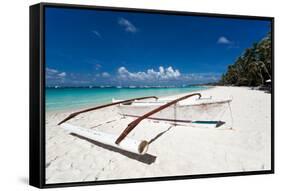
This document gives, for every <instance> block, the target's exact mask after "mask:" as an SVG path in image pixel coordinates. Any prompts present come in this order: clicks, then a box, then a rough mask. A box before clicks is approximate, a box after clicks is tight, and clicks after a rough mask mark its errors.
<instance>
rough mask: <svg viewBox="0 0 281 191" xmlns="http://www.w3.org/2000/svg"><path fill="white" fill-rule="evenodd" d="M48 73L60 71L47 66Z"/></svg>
mask: <svg viewBox="0 0 281 191" xmlns="http://www.w3.org/2000/svg"><path fill="white" fill-rule="evenodd" d="M46 73H47V74H48V73H49V74H55V73H58V71H57V70H55V69H52V68H46Z"/></svg>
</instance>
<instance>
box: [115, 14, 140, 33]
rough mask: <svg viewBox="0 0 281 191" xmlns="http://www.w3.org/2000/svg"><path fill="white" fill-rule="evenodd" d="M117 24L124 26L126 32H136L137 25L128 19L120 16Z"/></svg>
mask: <svg viewBox="0 0 281 191" xmlns="http://www.w3.org/2000/svg"><path fill="white" fill-rule="evenodd" d="M118 24H119V25H120V26H122V27H124V29H125V31H127V32H131V33H135V32H137V27H135V25H133V23H132V22H130V21H129V20H127V19H125V18H120V19H119V20H118Z"/></svg>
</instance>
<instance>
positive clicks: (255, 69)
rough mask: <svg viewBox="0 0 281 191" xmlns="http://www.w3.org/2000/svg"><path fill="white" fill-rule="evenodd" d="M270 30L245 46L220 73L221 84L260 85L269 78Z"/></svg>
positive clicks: (270, 70)
mask: <svg viewBox="0 0 281 191" xmlns="http://www.w3.org/2000/svg"><path fill="white" fill-rule="evenodd" d="M271 51H272V50H271V32H269V33H268V34H267V35H266V37H264V38H263V39H262V40H261V41H259V42H258V43H254V44H253V45H252V47H250V48H247V49H246V50H245V51H244V53H243V54H242V55H240V56H239V57H238V58H237V59H236V61H235V62H234V63H233V64H231V65H229V66H228V68H227V71H226V73H224V74H222V77H221V80H220V84H221V85H233V86H261V85H264V84H265V83H266V82H267V81H268V80H271V75H272V74H271V72H272V68H271V67H272V63H271V55H272V54H271Z"/></svg>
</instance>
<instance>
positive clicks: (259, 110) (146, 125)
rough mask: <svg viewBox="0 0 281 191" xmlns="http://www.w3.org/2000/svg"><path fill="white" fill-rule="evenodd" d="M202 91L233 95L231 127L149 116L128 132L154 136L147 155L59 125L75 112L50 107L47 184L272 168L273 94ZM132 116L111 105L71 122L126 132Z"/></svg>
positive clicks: (240, 90)
mask: <svg viewBox="0 0 281 191" xmlns="http://www.w3.org/2000/svg"><path fill="white" fill-rule="evenodd" d="M201 93H202V95H203V96H206V97H208V96H213V97H232V99H233V100H232V102H231V111H232V117H233V124H231V128H230V127H229V126H227V125H223V126H221V127H219V128H198V127H189V126H181V125H177V126H174V125H172V124H169V123H164V122H155V121H151V120H144V121H142V122H141V123H140V124H139V125H138V126H137V128H136V129H134V130H133V131H132V132H131V133H130V134H129V135H128V136H129V137H130V138H132V139H138V140H147V141H149V149H148V152H147V154H145V155H137V154H133V153H129V152H126V151H123V150H119V149H116V148H114V147H110V146H107V145H104V144H101V143H98V142H95V141H92V140H88V139H85V138H83V137H79V136H76V135H73V134H69V133H68V132H67V131H65V130H64V129H62V128H61V127H59V126H57V125H56V124H57V123H58V122H59V121H61V120H62V119H64V118H65V117H66V116H68V115H69V114H70V113H71V112H73V111H57V112H47V113H46V183H48V184H51V183H62V182H81V181H99V180H114V179H131V178H145V177H161V176H177V175H192V174H210V173H224V172H242V171H253V170H254V171H257V170H268V169H270V168H271V164H270V161H271V158H270V156H271V153H270V151H271V148H270V146H271V145H270V143H271V113H270V112H271V107H270V105H271V95H270V94H268V93H265V92H263V91H257V90H251V89H250V88H246V87H214V88H211V89H208V90H204V91H201ZM179 96H181V95H175V96H169V98H176V97H179ZM226 115H230V112H228V113H227V114H226ZM228 117H230V116H228ZM132 120H133V119H132V118H130V117H126V118H124V117H122V116H121V115H119V114H118V110H117V108H116V107H110V108H107V109H102V110H98V111H93V112H89V113H86V114H82V115H79V116H78V117H76V118H74V119H72V120H71V121H70V122H69V123H71V124H75V125H79V126H82V127H85V128H93V129H95V130H100V131H103V132H108V133H111V134H120V133H121V132H122V130H124V129H125V128H126V127H127V124H128V123H129V122H131V121H132Z"/></svg>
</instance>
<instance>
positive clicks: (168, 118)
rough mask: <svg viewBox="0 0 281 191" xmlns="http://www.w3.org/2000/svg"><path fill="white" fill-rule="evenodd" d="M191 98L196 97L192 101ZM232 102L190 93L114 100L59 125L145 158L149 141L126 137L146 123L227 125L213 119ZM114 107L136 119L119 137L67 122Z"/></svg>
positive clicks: (74, 115) (84, 111) (77, 113)
mask: <svg viewBox="0 0 281 191" xmlns="http://www.w3.org/2000/svg"><path fill="white" fill-rule="evenodd" d="M191 97H193V98H194V97H197V98H196V99H191ZM230 102H231V99H223V100H214V99H212V97H209V98H201V94H200V93H193V94H189V95H186V96H183V97H180V98H178V99H174V100H163V99H158V97H156V96H147V97H139V98H133V99H128V100H112V103H109V104H105V105H100V106H96V107H93V108H88V109H85V110H82V111H78V112H75V113H72V114H70V115H69V116H68V117H66V118H65V119H64V120H62V121H61V122H60V123H59V124H58V125H60V126H61V127H63V128H64V129H65V130H67V131H69V132H70V133H74V134H77V135H79V136H82V137H86V138H88V139H91V140H94V141H97V142H100V143H103V144H106V145H109V146H112V147H116V148H119V149H122V150H125V151H129V152H133V153H136V154H140V155H143V154H145V153H146V152H147V150H148V146H149V143H148V141H145V140H134V139H131V138H128V137H127V135H128V134H129V133H130V132H131V131H132V130H133V129H134V128H136V126H137V125H138V124H139V123H141V122H142V121H143V120H145V119H150V120H157V121H164V122H168V123H172V124H174V125H189V126H208V127H219V126H220V125H222V124H224V122H223V121H220V120H214V119H217V118H218V117H220V116H221V115H222V114H223V113H224V112H225V110H226V108H227V107H228V108H229V109H230ZM111 106H117V107H118V108H119V111H120V114H121V115H122V116H124V117H132V118H133V119H134V120H133V121H132V122H131V123H129V124H128V125H127V127H126V128H125V130H123V132H122V133H121V134H120V135H112V134H108V133H104V132H101V131H97V130H93V129H86V128H83V127H79V126H75V125H72V124H69V123H66V122H67V121H69V120H70V119H72V118H74V117H76V116H77V115H79V114H82V113H86V112H90V111H94V110H98V109H102V108H106V107H111Z"/></svg>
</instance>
